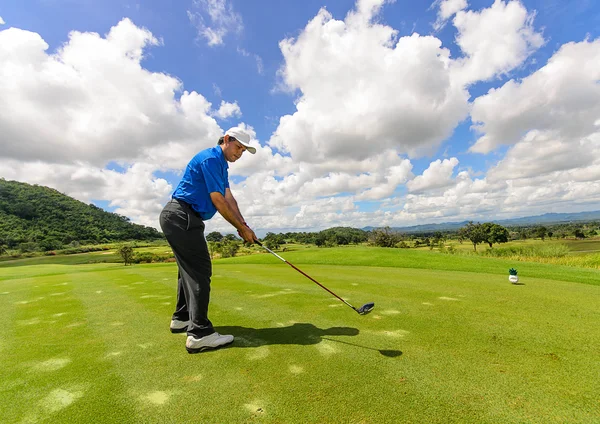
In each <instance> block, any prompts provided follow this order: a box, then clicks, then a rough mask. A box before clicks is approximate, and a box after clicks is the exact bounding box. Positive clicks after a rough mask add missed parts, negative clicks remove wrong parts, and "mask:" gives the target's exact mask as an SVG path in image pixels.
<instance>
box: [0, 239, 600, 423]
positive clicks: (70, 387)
mask: <svg viewBox="0 0 600 424" xmlns="http://www.w3.org/2000/svg"><path fill="white" fill-rule="evenodd" d="M282 255H283V256H284V257H286V258H287V259H289V260H290V261H291V262H292V263H294V264H295V265H297V266H299V267H300V268H301V269H302V270H303V271H305V272H307V273H308V274H309V275H311V276H312V277H314V278H316V279H317V280H318V281H320V282H322V283H323V284H325V285H326V286H327V287H329V288H330V289H332V290H334V291H335V292H336V293H338V294H340V295H342V296H343V297H344V298H346V299H347V300H348V301H349V302H351V303H352V304H354V305H355V306H360V305H362V304H363V303H366V302H375V305H376V308H375V310H374V311H373V312H372V313H371V314H370V315H367V316H359V315H358V314H356V313H355V312H353V311H352V310H351V309H350V308H348V307H347V306H345V305H343V304H342V303H341V302H339V301H338V300H336V299H335V298H333V297H331V296H330V295H329V294H328V293H327V292H325V291H323V290H322V289H321V288H319V287H318V286H316V285H315V284H314V283H312V282H311V281H309V280H308V279H306V278H305V277H304V276H302V275H301V274H299V273H297V272H296V271H294V270H293V269H291V268H290V267H288V266H287V265H285V264H283V263H281V262H280V261H278V260H277V259H276V258H274V257H272V256H271V255H267V254H261V255H252V256H247V257H240V258H232V259H227V260H219V261H215V264H214V270H213V273H214V275H213V290H212V301H211V309H210V317H211V319H212V320H213V323H214V325H215V326H216V327H217V330H218V331H220V332H223V333H231V334H234V335H235V336H236V337H237V338H236V341H235V342H234V344H233V345H232V346H231V347H228V348H226V349H222V350H218V351H214V352H206V353H202V354H198V355H189V354H188V353H187V352H186V351H185V348H184V343H185V336H184V335H173V334H171V333H170V332H169V331H168V324H169V320H170V316H171V313H172V311H173V308H174V304H175V287H176V282H175V280H176V276H177V268H176V266H175V264H172V263H166V264H149V265H134V266H128V267H124V266H123V265H120V264H82V265H61V264H47V263H46V264H41V265H26V266H12V267H3V268H0V319H2V322H3V323H4V325H3V326H0V361H1V363H2V371H1V373H0V422H3V423H4V422H7V423H12V422H15V423H20V422H24V423H25V422H52V423H89V422H95V423H96V422H97V423H105V422H106V423H109V422H110V423H141V422H143V423H187V422H189V423H192V422H195V423H197V422H210V423H242V422H265V423H339V422H344V423H399V422H413V423H453V422H455V423H522V422H536V423H537V422H543V423H565V422H569V423H592V422H599V420H600V418H599V417H600V398H599V393H600V382H599V381H600V379H599V378H598V377H599V375H600V365H599V364H600V353H599V349H598V346H600V329H599V326H598V322H599V318H600V308H599V305H600V301H599V299H600V296H599V295H600V287H599V286H598V285H594V281H596V282H597V281H598V278H597V277H598V271H596V270H590V269H577V268H568V267H557V266H552V265H546V264H529V263H519V264H517V265H518V267H517V268H518V269H519V276H520V277H521V282H522V283H523V285H512V284H510V283H509V282H508V280H507V277H508V272H507V271H508V268H507V265H510V263H508V262H507V261H504V260H500V259H489V258H479V257H473V258H471V257H461V256H452V255H442V254H433V253H432V252H418V251H414V252H413V251H406V250H399V249H394V250H392V249H374V248H370V249H367V248H360V247H356V248H338V249H306V250H303V251H292V252H285V253H282ZM56 259H58V258H56ZM563 268H567V269H566V270H565V269H563ZM594 277H596V279H595V280H594ZM581 283H586V284H581ZM596 284H597V283H596Z"/></svg>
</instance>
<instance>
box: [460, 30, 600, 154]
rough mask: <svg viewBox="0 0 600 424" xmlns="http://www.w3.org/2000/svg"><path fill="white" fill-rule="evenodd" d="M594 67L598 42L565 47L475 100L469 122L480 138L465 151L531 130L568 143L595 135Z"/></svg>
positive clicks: (599, 92) (599, 69) (599, 95)
mask: <svg viewBox="0 0 600 424" xmlns="http://www.w3.org/2000/svg"><path fill="white" fill-rule="evenodd" d="M598 63H600V39H596V40H594V41H589V40H585V41H582V42H580V43H568V44H565V45H563V46H562V47H561V48H560V49H559V50H558V52H556V53H555V54H554V55H553V56H552V57H551V58H550V60H548V63H547V64H546V65H545V66H544V67H542V68H541V69H539V70H538V71H536V72H535V73H533V74H532V75H530V76H528V77H526V78H523V80H522V81H514V80H510V81H508V82H507V83H506V84H504V85H503V86H502V87H501V88H498V89H492V90H490V91H489V92H488V93H487V94H486V95H485V96H481V97H479V98H477V99H475V101H474V102H473V110H472V112H471V119H472V121H473V122H474V123H475V128H476V129H477V130H478V131H479V132H480V133H483V135H482V136H481V137H480V138H479V139H478V140H477V142H476V143H475V144H474V145H473V146H472V147H471V149H470V150H471V151H473V152H477V153H488V152H490V151H492V150H494V149H495V148H497V147H498V146H499V145H502V144H509V145H510V144H514V143H516V142H517V141H518V140H520V139H521V137H522V136H523V135H524V134H525V133H527V132H528V131H530V130H533V129H537V130H540V131H552V132H555V133H556V134H557V136H558V137H560V138H561V139H571V140H576V139H580V138H583V137H586V136H588V135H589V134H592V133H594V132H596V131H598V128H599V125H598V117H599V116H600V86H599V85H598V80H599V79H600V66H597V64H598Z"/></svg>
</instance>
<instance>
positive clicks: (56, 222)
mask: <svg viewBox="0 0 600 424" xmlns="http://www.w3.org/2000/svg"><path fill="white" fill-rule="evenodd" d="M160 238H162V234H161V233H159V232H158V231H157V230H156V229H154V228H151V227H146V226H143V225H137V224H133V223H131V222H129V218H127V217H125V216H121V215H118V214H116V213H110V212H106V211H104V210H102V209H100V208H98V207H96V206H94V205H91V204H90V205H87V204H85V203H83V202H80V201H79V200H75V199H73V198H72V197H69V196H67V195H64V194H62V193H60V192H58V191H56V190H54V189H52V188H49V187H44V186H39V185H30V184H25V183H21V182H18V181H6V180H5V179H3V178H0V249H2V250H4V249H17V248H19V249H21V250H22V251H34V250H55V249H61V248H63V247H66V246H67V245H69V244H71V245H73V244H76V243H80V244H94V243H110V242H116V241H123V240H154V239H160Z"/></svg>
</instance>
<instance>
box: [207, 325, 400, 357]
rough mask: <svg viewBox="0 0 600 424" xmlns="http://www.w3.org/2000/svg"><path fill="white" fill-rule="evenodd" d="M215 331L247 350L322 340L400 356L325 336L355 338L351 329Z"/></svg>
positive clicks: (228, 328)
mask: <svg viewBox="0 0 600 424" xmlns="http://www.w3.org/2000/svg"><path fill="white" fill-rule="evenodd" d="M215 331H217V332H218V333H220V334H233V335H234V337H235V340H234V342H233V345H231V347H233V348H235V347H239V348H248V347H259V346H265V345H277V344H283V345H284V344H295V345H316V344H318V343H321V341H323V340H328V341H332V342H337V343H343V344H346V345H350V346H355V347H360V348H363V349H370V350H375V351H378V352H379V353H381V354H382V355H384V356H388V357H396V356H400V355H402V352H401V351H399V350H381V349H376V348H372V347H367V346H361V345H358V344H354V343H349V342H345V341H341V340H335V339H331V338H328V337H325V336H356V335H358V333H359V330H358V328H352V327H330V328H326V329H322V328H319V327H316V326H315V325H314V324H307V323H295V324H293V325H290V326H287V327H275V328H250V327H239V326H222V327H215Z"/></svg>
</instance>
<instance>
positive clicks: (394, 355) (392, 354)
mask: <svg viewBox="0 0 600 424" xmlns="http://www.w3.org/2000/svg"><path fill="white" fill-rule="evenodd" d="M323 340H329V341H330V342H336V343H342V344H345V345H349V346H355V347H360V348H363V349H369V350H374V351H376V352H379V353H380V354H382V355H383V356H387V357H388V358H397V357H398V356H402V351H401V350H394V349H377V348H374V347H369V346H362V345H359V344H356V343H350V342H345V341H342V340H335V339H328V338H327V337H323Z"/></svg>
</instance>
